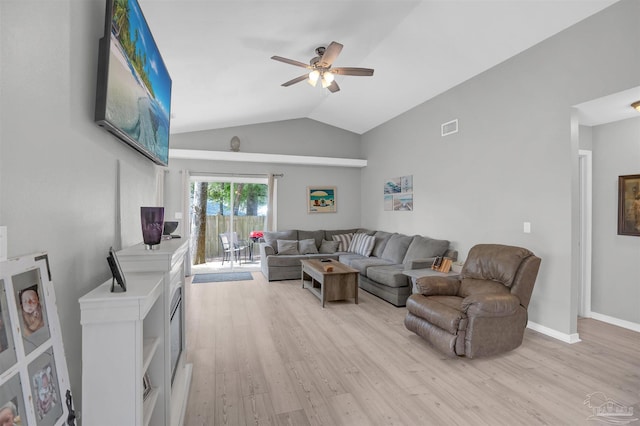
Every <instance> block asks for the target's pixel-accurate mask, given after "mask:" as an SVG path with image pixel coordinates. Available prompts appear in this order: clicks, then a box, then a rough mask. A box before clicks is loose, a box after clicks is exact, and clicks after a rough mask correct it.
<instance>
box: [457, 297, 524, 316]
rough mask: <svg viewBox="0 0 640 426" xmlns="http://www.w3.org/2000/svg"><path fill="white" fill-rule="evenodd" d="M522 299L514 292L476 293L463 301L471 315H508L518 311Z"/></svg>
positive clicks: (466, 310) (463, 307) (465, 310)
mask: <svg viewBox="0 0 640 426" xmlns="http://www.w3.org/2000/svg"><path fill="white" fill-rule="evenodd" d="M519 307H520V299H518V297H517V296H514V295H513V294H509V293H505V294H475V295H472V296H468V297H466V298H465V299H464V300H463V301H462V311H463V312H466V314H467V316H469V317H507V316H511V315H513V314H515V313H516V311H517V310H518V308H519Z"/></svg>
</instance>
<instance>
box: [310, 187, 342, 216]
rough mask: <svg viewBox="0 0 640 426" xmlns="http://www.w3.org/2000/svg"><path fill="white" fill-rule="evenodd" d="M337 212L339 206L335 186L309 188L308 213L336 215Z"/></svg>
mask: <svg viewBox="0 0 640 426" xmlns="http://www.w3.org/2000/svg"><path fill="white" fill-rule="evenodd" d="M336 211H337V205H336V187H335V186H308V187H307V212H308V213H335V212H336Z"/></svg>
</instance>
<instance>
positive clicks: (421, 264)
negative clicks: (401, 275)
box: [404, 257, 436, 271]
mask: <svg viewBox="0 0 640 426" xmlns="http://www.w3.org/2000/svg"><path fill="white" fill-rule="evenodd" d="M435 259H436V258H435V257H429V258H426V259H413V260H408V261H406V262H405V264H404V269H405V271H407V270H411V269H429V268H431V265H433V261H434V260H435Z"/></svg>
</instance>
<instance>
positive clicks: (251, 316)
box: [185, 272, 640, 426]
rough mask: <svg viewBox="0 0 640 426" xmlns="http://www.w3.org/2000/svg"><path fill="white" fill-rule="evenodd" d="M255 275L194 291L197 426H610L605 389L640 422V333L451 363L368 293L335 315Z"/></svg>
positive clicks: (191, 339)
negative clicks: (598, 413)
mask: <svg viewBox="0 0 640 426" xmlns="http://www.w3.org/2000/svg"><path fill="white" fill-rule="evenodd" d="M253 277H254V279H253V280H252V281H236V282H228V283H213V284H189V281H188V282H187V308H188V311H187V322H186V325H187V334H186V338H187V351H188V352H187V355H188V360H189V362H192V363H193V379H192V383H191V390H190V396H189V401H188V404H187V413H186V417H185V425H186V426H196V425H234V426H236V425H296V426H298V425H586V424H600V423H599V422H598V421H589V420H588V418H589V416H591V415H592V414H593V410H592V409H591V408H589V407H588V406H586V405H584V401H585V399H587V397H588V395H589V394H592V393H594V392H602V393H603V394H604V395H605V396H606V397H608V398H611V399H613V400H614V401H616V402H617V403H619V404H621V405H623V406H625V407H633V408H634V414H636V415H635V416H634V417H635V418H638V417H640V404H639V402H640V355H639V354H640V333H636V332H633V331H629V330H626V329H622V328H618V327H615V326H611V325H608V324H604V323H602V322H598V321H595V320H591V319H582V320H580V321H579V325H578V331H579V333H580V337H581V339H582V342H580V343H576V344H573V345H569V344H565V343H562V342H560V341H558V340H556V339H553V338H550V337H547V336H545V335H542V334H539V333H537V332H534V331H531V330H527V331H526V334H525V341H524V343H523V345H522V346H521V347H520V348H518V349H516V350H515V351H512V352H510V353H507V354H504V355H501V356H497V357H493V358H488V359H473V360H470V359H465V358H454V359H452V358H448V357H446V356H444V355H442V354H441V353H439V352H437V351H436V350H435V349H433V348H432V347H430V346H429V345H428V344H427V343H426V342H425V341H424V340H422V339H421V338H420V337H418V336H417V335H415V334H413V333H411V332H409V331H408V330H407V329H406V328H405V327H404V324H403V320H404V316H405V313H406V310H405V308H396V307H394V306H392V305H391V304H389V303H387V302H385V301H383V300H381V299H379V298H377V297H375V296H372V295H371V294H369V293H367V292H366V291H361V292H360V303H359V304H358V305H355V304H353V302H352V301H345V302H331V303H327V305H326V307H325V308H324V309H322V307H321V305H320V303H319V301H318V299H317V298H316V297H315V296H314V295H313V294H311V293H310V292H309V291H308V290H303V289H301V288H300V281H298V280H291V281H275V282H270V283H269V282H267V281H266V280H265V279H264V277H263V275H262V274H261V273H259V272H254V273H253ZM598 398H601V395H600V394H597V395H594V399H593V400H594V402H598V401H599V399H598ZM639 423H640V421H639Z"/></svg>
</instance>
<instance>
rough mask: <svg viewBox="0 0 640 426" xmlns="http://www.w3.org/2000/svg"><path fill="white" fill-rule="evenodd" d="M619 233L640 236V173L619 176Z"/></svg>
mask: <svg viewBox="0 0 640 426" xmlns="http://www.w3.org/2000/svg"><path fill="white" fill-rule="evenodd" d="M618 235H633V236H636V237H640V175H626V176H619V177H618Z"/></svg>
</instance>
